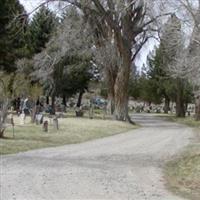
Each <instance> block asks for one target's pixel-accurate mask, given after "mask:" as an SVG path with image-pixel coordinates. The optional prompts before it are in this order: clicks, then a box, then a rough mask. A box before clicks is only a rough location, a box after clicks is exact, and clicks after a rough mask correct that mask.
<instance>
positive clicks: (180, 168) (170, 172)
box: [165, 130, 200, 200]
mask: <svg viewBox="0 0 200 200" xmlns="http://www.w3.org/2000/svg"><path fill="white" fill-rule="evenodd" d="M196 131H198V132H196V133H197V138H196V140H195V142H194V144H193V145H191V146H189V147H188V148H187V150H186V151H185V152H184V153H183V154H182V155H181V156H180V157H179V158H177V159H175V160H174V161H171V162H169V163H168V164H167V166H166V169H165V173H166V174H165V175H166V179H167V184H168V187H169V189H171V190H172V191H173V192H175V193H176V194H179V195H182V196H183V197H186V198H188V199H191V200H199V199H200V132H199V130H196Z"/></svg>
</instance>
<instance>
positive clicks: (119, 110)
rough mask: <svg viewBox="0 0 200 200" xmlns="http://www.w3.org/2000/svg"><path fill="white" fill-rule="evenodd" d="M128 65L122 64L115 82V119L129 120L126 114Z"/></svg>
mask: <svg viewBox="0 0 200 200" xmlns="http://www.w3.org/2000/svg"><path fill="white" fill-rule="evenodd" d="M129 75H130V65H124V66H122V67H121V68H120V69H119V72H118V76H117V79H116V83H115V113H114V115H115V119H116V120H120V121H130V118H129V116H128V83H129Z"/></svg>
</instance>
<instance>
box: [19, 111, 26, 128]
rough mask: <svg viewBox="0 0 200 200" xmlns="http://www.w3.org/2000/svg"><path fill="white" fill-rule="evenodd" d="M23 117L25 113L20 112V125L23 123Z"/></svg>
mask: <svg viewBox="0 0 200 200" xmlns="http://www.w3.org/2000/svg"><path fill="white" fill-rule="evenodd" d="M25 117H26V115H25V114H24V113H21V114H20V124H21V125H24V124H25Z"/></svg>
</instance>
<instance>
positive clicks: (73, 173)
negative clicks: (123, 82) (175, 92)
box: [0, 115, 192, 200]
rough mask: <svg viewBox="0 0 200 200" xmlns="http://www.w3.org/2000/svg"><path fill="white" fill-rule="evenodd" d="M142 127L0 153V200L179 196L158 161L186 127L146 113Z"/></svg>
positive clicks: (175, 148)
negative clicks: (65, 143)
mask: <svg viewBox="0 0 200 200" xmlns="http://www.w3.org/2000/svg"><path fill="white" fill-rule="evenodd" d="M134 120H135V121H137V122H139V123H140V124H141V125H142V126H143V127H142V128H140V129H137V130H134V131H130V132H128V133H125V134H120V135H115V136H112V137H108V138H104V139H99V140H94V141H91V142H86V143H82V144H76V145H68V146H63V147H57V148H48V149H43V150H35V151H30V152H26V153H20V154H17V155H11V156H2V157H1V163H0V164H1V171H0V178H1V179H0V190H1V191H0V193H1V198H0V199H1V200H12V199H13V200H14V199H17V200H70V199H81V200H84V199H91V200H97V199H102V200H103V199H109V200H110V199H113V200H118V199H120V200H127V199H130V200H181V198H179V197H176V196H173V195H172V194H171V193H170V192H168V191H167V190H166V189H165V187H164V180H163V175H162V166H163V165H164V163H165V162H166V161H167V160H168V159H170V158H171V157H172V156H173V155H174V154H176V153H177V152H179V151H181V149H182V148H183V147H184V146H185V145H187V144H188V143H189V140H190V137H192V129H190V128H187V127H185V126H182V125H178V124H175V123H170V122H166V121H163V120H162V119H158V118H157V117H153V116H151V115H135V117H134Z"/></svg>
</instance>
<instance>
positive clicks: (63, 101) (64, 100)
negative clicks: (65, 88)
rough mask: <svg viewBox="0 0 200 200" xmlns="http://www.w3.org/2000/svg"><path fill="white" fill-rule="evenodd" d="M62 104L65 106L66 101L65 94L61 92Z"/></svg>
mask: <svg viewBox="0 0 200 200" xmlns="http://www.w3.org/2000/svg"><path fill="white" fill-rule="evenodd" d="M62 103H63V105H64V106H65V107H66V106H67V101H66V96H65V95H64V94H63V100H62Z"/></svg>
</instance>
